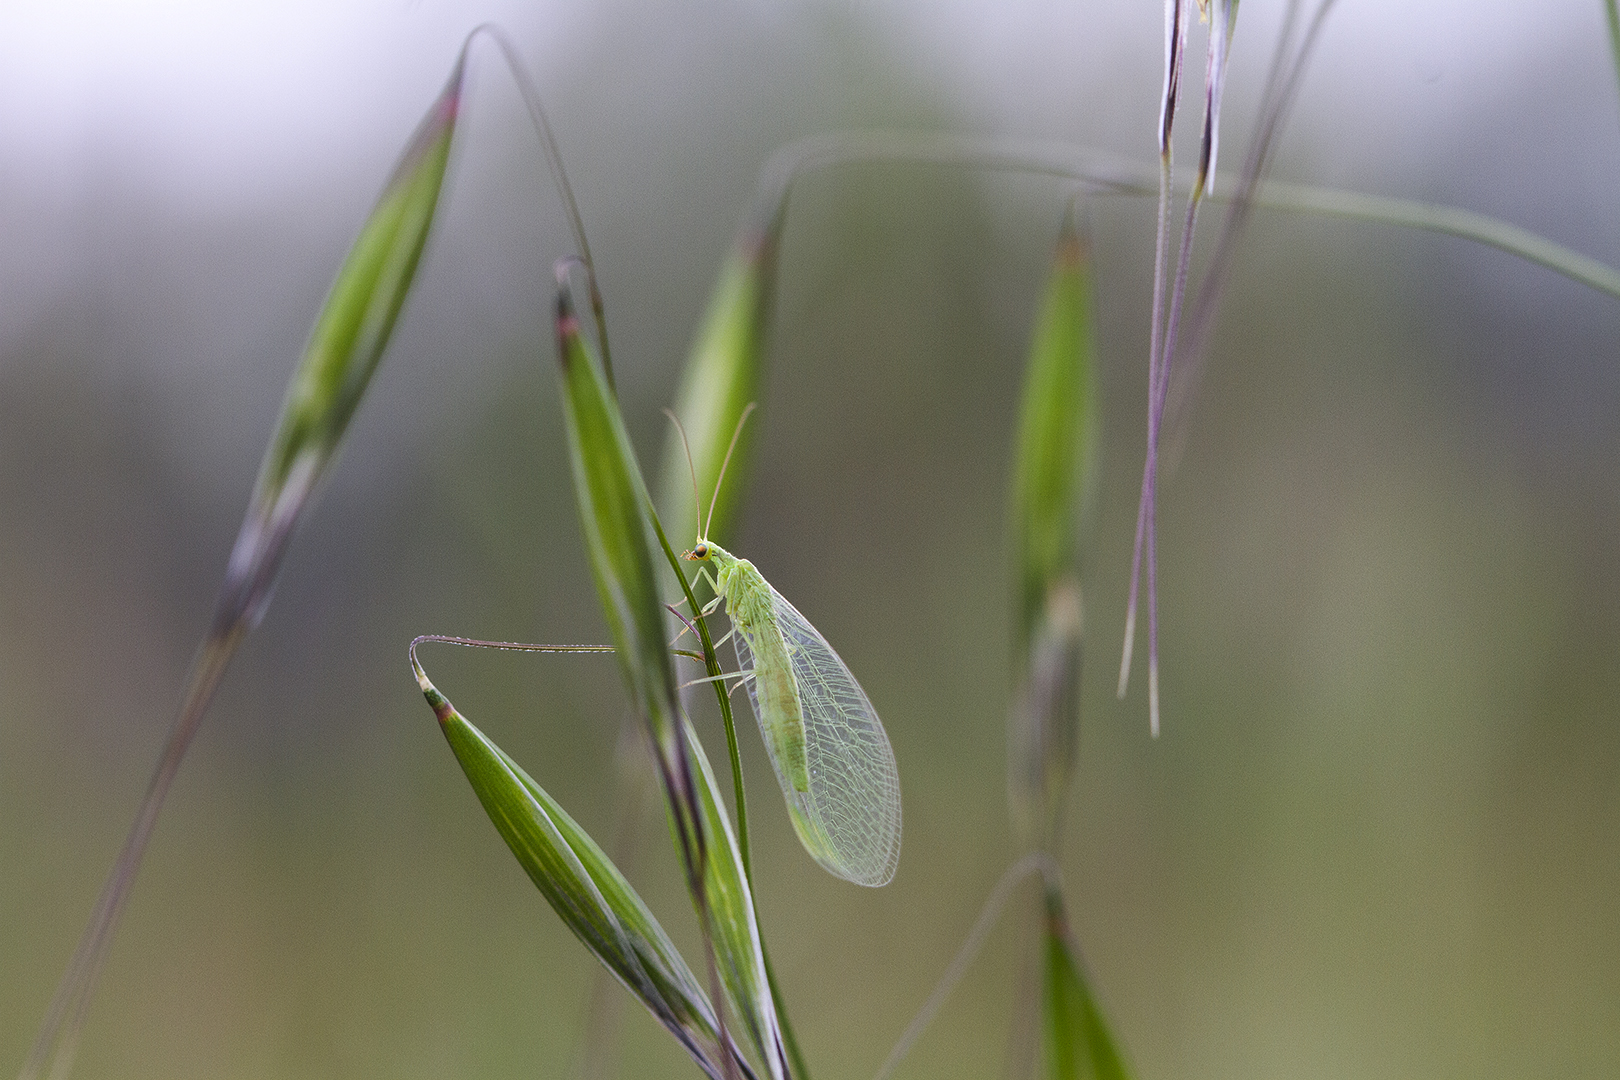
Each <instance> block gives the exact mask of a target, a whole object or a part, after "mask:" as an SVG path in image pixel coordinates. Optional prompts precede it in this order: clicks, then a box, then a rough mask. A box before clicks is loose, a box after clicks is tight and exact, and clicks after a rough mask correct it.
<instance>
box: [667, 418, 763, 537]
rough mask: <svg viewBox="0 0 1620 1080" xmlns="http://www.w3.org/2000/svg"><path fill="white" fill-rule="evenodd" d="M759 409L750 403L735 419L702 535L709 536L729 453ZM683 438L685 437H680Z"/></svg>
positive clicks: (728, 462)
mask: <svg viewBox="0 0 1620 1080" xmlns="http://www.w3.org/2000/svg"><path fill="white" fill-rule="evenodd" d="M757 408H759V402H757V401H750V402H749V403H748V405H747V406H746V407H745V408H744V409H743V411H742V415H741V416H739V417H737V429H736V430H735V431H733V432H732V433H731V445H730V446H728V447H726V456H725V460H723V461H721V462H720V475H719V476H717V477H715V481H714V496H713V497H712V498H711V499H710V500H709V516H708V517H707V518H705V519H704V521H703V535H704V536H708V535H709V525H710V523H711V522H713V521H714V504H715V503H717V502H719V501H720V485H721V484H723V483H725V481H726V467H727V466H728V465H730V464H731V452H732V451H733V450H735V449H737V440H738V439H740V438H742V429H743V425H744V424H746V423H748V414H749V413H751V412H753V411H754V410H755V409H757ZM681 437H682V438H685V436H684V435H683V436H681Z"/></svg>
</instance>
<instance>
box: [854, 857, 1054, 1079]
mask: <svg viewBox="0 0 1620 1080" xmlns="http://www.w3.org/2000/svg"><path fill="white" fill-rule="evenodd" d="M1036 871H1039V872H1041V873H1042V874H1043V875H1052V874H1054V873H1055V867H1054V866H1053V864H1052V856H1050V855H1048V854H1046V852H1044V851H1032V852H1030V853H1029V854H1028V855H1025V856H1024V857H1023V858H1022V859H1019V860H1018V861H1017V862H1015V863H1013V864H1012V865H1011V866H1009V867H1008V868H1007V871H1006V873H1004V874H1002V875H1001V880H1000V881H998V882H996V886H995V888H993V889H991V890H990V895H989V897H987V898H986V899H985V901H984V907H983V908H981V909H980V910H979V917H978V918H977V919H975V920H974V922H973V928H972V929H970V930H969V931H968V934H967V937H966V938H965V939H964V940H963V941H962V947H961V948H960V949H958V950H957V951H956V956H955V957H954V958H953V959H952V960H951V963H950V966H949V967H947V968H946V969H945V974H943V975H941V976H940V977H939V982H938V983H936V984H935V986H934V992H933V993H932V994H929V995H928V1000H927V1001H925V1002H923V1006H922V1008H920V1009H918V1010H917V1015H916V1016H914V1017H912V1018H911V1023H910V1024H907V1025H906V1030H905V1031H903V1032H902V1033H901V1034H900V1038H899V1040H898V1041H897V1042H896V1043H895V1044H894V1049H893V1050H890V1051H889V1056H888V1057H887V1058H885V1059H884V1061H883V1064H882V1065H881V1066H880V1067H879V1068H878V1071H877V1073H876V1074H875V1075H874V1076H873V1077H872V1080H887V1077H888V1076H889V1074H890V1073H892V1072H894V1068H895V1066H896V1065H898V1064H900V1059H901V1058H903V1057H905V1056H906V1053H907V1052H908V1051H909V1050H910V1049H911V1047H912V1044H913V1043H915V1042H916V1041H917V1039H918V1038H919V1037H920V1036H921V1035H922V1033H923V1032H924V1031H925V1030H927V1028H928V1025H929V1024H930V1023H931V1022H932V1021H933V1019H934V1014H935V1013H937V1012H939V1009H940V1006H942V1005H944V1004H945V999H946V998H948V997H950V996H951V991H952V990H955V989H956V984H957V983H959V982H961V981H962V976H963V975H964V974H966V973H967V969H968V966H969V965H970V964H972V963H973V958H974V957H975V956H977V955H978V953H979V949H980V947H981V946H983V945H984V939H985V938H986V937H988V936H989V935H990V931H991V930H992V929H994V928H995V925H996V919H997V918H998V917H1000V915H1001V909H1002V908H1004V907H1006V906H1007V899H1008V897H1010V896H1012V892H1013V889H1014V888H1016V887H1017V885H1018V883H1019V882H1021V881H1023V880H1024V878H1026V877H1028V876H1029V875H1030V874H1032V873H1034V872H1036Z"/></svg>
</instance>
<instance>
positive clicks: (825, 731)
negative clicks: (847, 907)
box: [733, 583, 900, 886]
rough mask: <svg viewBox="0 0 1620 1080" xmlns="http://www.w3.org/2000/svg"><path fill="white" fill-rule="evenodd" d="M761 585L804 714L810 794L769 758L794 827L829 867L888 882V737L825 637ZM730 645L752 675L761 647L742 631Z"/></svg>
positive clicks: (854, 877)
mask: <svg viewBox="0 0 1620 1080" xmlns="http://www.w3.org/2000/svg"><path fill="white" fill-rule="evenodd" d="M766 588H768V589H770V596H771V605H772V609H773V613H774V614H775V616H776V627H777V629H778V631H779V632H780V633H781V635H782V639H783V642H784V644H785V645H786V647H787V653H788V659H789V662H790V664H791V666H792V669H793V680H794V682H795V683H796V684H797V687H798V692H799V698H800V704H801V707H802V709H803V714H804V749H805V763H806V766H807V769H808V772H809V779H810V785H809V790H808V791H795V790H794V788H793V784H792V782H791V781H790V780H789V778H788V777H787V776H786V775H785V774H784V771H783V768H782V765H781V763H779V762H778V761H777V760H776V757H775V755H774V754H773V755H772V758H771V764H772V767H773V768H774V769H775V771H776V778H777V781H778V783H779V784H780V785H781V787H782V794H783V795H784V796H785V797H786V799H787V802H788V809H789V811H790V816H791V817H792V819H793V824H794V828H795V829H796V830H797V831H798V833H799V837H800V839H801V840H802V841H803V842H804V845H805V847H806V849H807V850H808V851H809V852H810V854H811V855H812V856H813V857H814V858H815V859H816V861H817V862H819V863H821V865H822V866H824V867H825V868H826V869H827V870H829V871H831V872H832V873H834V874H836V875H838V876H839V877H842V878H845V879H847V880H849V881H853V882H855V883H856V884H859V885H874V886H875V885H883V884H886V883H887V882H888V881H889V879H890V878H892V877H894V871H895V868H896V866H897V865H898V864H899V861H900V774H899V770H898V769H897V768H896V766H895V760H894V750H893V748H892V747H890V745H889V737H888V734H887V733H886V732H885V731H884V730H883V724H882V722H881V721H880V720H879V719H878V715H877V711H876V710H875V709H873V708H872V703H871V701H870V700H868V699H867V696H866V692H865V691H864V690H862V689H861V686H860V683H858V682H856V681H855V676H854V675H853V674H851V673H850V670H849V668H848V667H847V666H846V665H845V664H844V662H843V660H841V659H840V658H839V656H838V654H837V653H836V652H834V651H833V648H832V646H831V645H828V644H827V639H826V638H824V637H822V636H821V633H820V632H819V631H817V630H816V628H815V627H814V626H811V625H810V622H809V620H807V619H806V618H805V617H804V616H803V615H801V614H799V612H798V609H797V608H795V607H794V606H793V605H792V604H790V603H788V601H787V600H786V599H785V598H784V597H783V596H782V594H781V593H779V592H777V591H776V590H775V589H774V588H772V587H771V586H770V585H769V583H766ZM764 632H766V633H768V632H769V630H768V629H767V630H764ZM733 640H734V641H735V642H736V646H737V659H738V662H739V664H740V666H741V668H742V669H743V670H752V669H753V667H754V662H755V656H754V654H755V653H756V652H757V651H758V650H757V649H756V648H754V647H752V643H751V642H750V641H749V640H748V635H746V634H741V633H739V634H737V635H736V637H735V638H734V639H733ZM755 682H756V680H755V679H752V678H750V679H747V680H745V685H746V686H747V687H748V700H749V704H750V705H752V706H753V709H754V716H755V718H756V719H759V720H760V729H761V733H762V734H764V735H765V741H766V744H767V746H769V745H770V743H771V739H770V736H769V734H766V733H765V732H764V722H763V714H762V713H761V712H760V708H759V700H758V693H757V691H756V689H755Z"/></svg>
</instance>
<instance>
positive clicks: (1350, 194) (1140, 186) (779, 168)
mask: <svg viewBox="0 0 1620 1080" xmlns="http://www.w3.org/2000/svg"><path fill="white" fill-rule="evenodd" d="M859 161H895V162H915V163H924V164H934V165H954V166H961V167H967V168H979V169H987V170H992V171H1002V172H1013V173H1021V174H1025V175H1031V176H1050V177H1053V178H1055V179H1060V180H1068V181H1073V182H1076V183H1079V184H1082V185H1084V186H1085V187H1086V189H1087V190H1088V191H1090V192H1091V193H1092V194H1095V195H1130V196H1140V197H1146V196H1153V195H1156V194H1157V193H1158V190H1159V185H1158V175H1157V174H1158V170H1157V169H1156V168H1150V167H1148V166H1144V165H1142V164H1141V163H1139V162H1132V161H1130V160H1128V159H1125V158H1120V157H1118V156H1116V155H1113V154H1110V153H1107V152H1105V151H1100V150H1094V149H1090V148H1087V147H1081V146H1075V145H1072V144H1068V143H1058V142H1040V141H1017V140H1000V139H985V138H975V137H968V136H958V135H937V134H931V133H919V132H912V131H894V132H862V133H860V134H855V135H850V134H842V135H837V136H819V137H815V138H811V139H805V140H801V141H800V142H796V143H792V144H790V145H789V146H788V147H786V148H785V149H784V150H782V151H780V152H779V153H778V155H777V158H776V159H773V162H772V164H770V165H768V166H767V167H766V169H765V170H764V172H763V174H762V177H763V178H762V180H761V184H760V195H759V196H758V205H759V206H768V207H769V209H770V212H771V213H772V214H774V213H775V212H777V211H778V210H779V209H780V203H781V200H782V199H783V197H784V195H783V192H784V190H785V186H786V185H788V184H790V183H791V180H792V178H793V177H794V176H796V175H798V174H799V173H800V172H803V171H807V170H810V169H812V168H821V167H827V166H834V165H841V164H849V163H852V162H859ZM784 173H786V174H789V175H787V176H786V177H784V175H782V174H784ZM1240 186H1241V184H1240V183H1239V182H1238V181H1237V180H1236V179H1233V180H1223V181H1222V183H1221V186H1220V187H1219V188H1218V189H1217V190H1218V191H1224V192H1231V194H1212V195H1210V196H1208V197H1209V198H1210V199H1212V200H1213V201H1215V202H1222V203H1228V202H1235V201H1237V199H1238V198H1239V196H1238V195H1237V194H1236V191H1237V190H1238V188H1239V187H1240ZM1252 205H1253V206H1256V207H1265V208H1267V209H1275V210H1294V211H1302V212H1305V213H1315V214H1327V215H1331V216H1335V217H1344V218H1351V219H1354V220H1358V221H1368V222H1373V223H1377V224H1384V225H1396V226H1401V227H1404V228H1413V229H1421V230H1424V231H1426V232H1438V233H1444V234H1447V235H1450V236H1456V237H1459V238H1461V239H1465V240H1473V241H1475V242H1476V243H1481V244H1486V245H1488V246H1490V247H1495V248H1498V249H1500V250H1502V251H1505V252H1508V253H1509V254H1511V255H1517V256H1519V257H1521V258H1524V259H1527V260H1529V261H1530V262H1534V263H1537V264H1538V265H1541V266H1544V267H1546V268H1547V269H1549V270H1552V271H1553V272H1554V273H1558V274H1562V275H1563V276H1565V277H1567V278H1570V279H1571V280H1574V281H1578V282H1580V283H1581V284H1583V285H1587V286H1589V287H1591V288H1594V289H1596V290H1598V291H1599V292H1602V293H1606V294H1608V295H1609V296H1612V297H1614V298H1615V299H1617V300H1620V270H1616V269H1614V268H1613V267H1610V266H1608V265H1606V264H1604V263H1602V262H1600V261H1598V260H1597V259H1594V258H1592V257H1590V256H1588V255H1583V254H1581V253H1580V252H1577V251H1574V250H1572V249H1570V248H1568V247H1565V246H1564V245H1562V244H1559V243H1556V242H1554V241H1552V240H1549V239H1547V238H1546V237H1544V236H1539V235H1537V234H1536V233H1533V232H1531V231H1530V230H1528V229H1524V228H1521V227H1519V226H1517V225H1513V224H1510V223H1508V222H1505V221H1501V220H1499V219H1497V218H1492V217H1489V216H1488V215H1485V214H1479V213H1475V212H1473V211H1471V210H1464V209H1461V208H1459V207H1453V206H1443V205H1440V204H1436V203H1425V202H1418V201H1415V200H1411V199H1397V198H1386V197H1384V196H1378V195H1364V194H1362V193H1360V192H1354V191H1345V190H1343V189H1339V188H1325V187H1316V186H1313V185H1308V184H1286V183H1279V182H1276V181H1266V182H1263V183H1260V184H1258V185H1257V186H1256V187H1255V190H1254V192H1253V195H1252Z"/></svg>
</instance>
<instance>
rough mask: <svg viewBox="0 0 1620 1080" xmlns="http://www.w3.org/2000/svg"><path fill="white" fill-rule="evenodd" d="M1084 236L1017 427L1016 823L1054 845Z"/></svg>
mask: <svg viewBox="0 0 1620 1080" xmlns="http://www.w3.org/2000/svg"><path fill="white" fill-rule="evenodd" d="M1092 308H1093V301H1092V289H1091V272H1090V265H1089V260H1088V258H1087V255H1086V250H1085V244H1084V242H1083V241H1082V239H1081V237H1080V235H1079V234H1078V233H1077V232H1076V231H1075V228H1074V225H1073V221H1072V215H1070V216H1067V217H1066V218H1065V220H1064V224H1063V229H1062V232H1061V234H1060V236H1059V238H1058V245H1057V251H1056V253H1055V255H1054V257H1053V262H1052V270H1051V274H1050V276H1049V277H1048V279H1047V286H1046V293H1045V296H1044V297H1043V299H1042V304H1041V310H1040V313H1039V316H1038V321H1037V324H1036V329H1035V334H1034V340H1033V342H1032V343H1031V346H1030V353H1029V362H1028V365H1027V373H1026V375H1025V378H1024V397H1023V405H1022V408H1021V411H1020V416H1019V421H1018V430H1017V433H1016V435H1015V446H1016V456H1015V461H1014V466H1013V478H1012V485H1011V487H1012V500H1011V506H1010V510H1009V519H1010V524H1011V532H1012V543H1011V548H1012V557H1013V594H1014V613H1013V615H1014V618H1013V627H1014V640H1013V685H1014V692H1013V703H1012V709H1011V712H1010V715H1009V726H1008V736H1009V737H1008V757H1007V769H1008V772H1007V782H1008V783H1007V789H1008V797H1009V802H1010V807H1011V810H1012V815H1013V821H1014V827H1015V828H1016V829H1017V831H1018V833H1019V834H1020V836H1021V837H1022V838H1023V839H1024V841H1025V842H1026V843H1030V844H1034V845H1036V846H1040V847H1042V848H1044V849H1047V850H1050V842H1051V840H1052V838H1053V835H1054V833H1055V829H1056V822H1057V818H1058V816H1059V814H1060V813H1061V809H1062V805H1063V798H1064V794H1065V793H1066V791H1067V789H1068V778H1069V775H1070V773H1071V772H1072V770H1073V766H1074V752H1075V742H1076V738H1075V736H1076V729H1077V726H1078V723H1079V699H1078V684H1079V673H1080V643H1081V614H1080V583H1079V580H1078V578H1077V577H1076V576H1075V559H1076V551H1077V545H1078V529H1079V520H1080V510H1081V506H1082V505H1083V504H1084V502H1085V491H1086V489H1087V486H1088V480H1089V477H1090V475H1091V474H1092V472H1093V470H1094V457H1095V453H1094V451H1095V447H1096V444H1097V423H1096V386H1095V379H1096V376H1095V371H1096V363H1095V361H1096V343H1095V340H1094V338H1093V333H1092V322H1093V320H1092Z"/></svg>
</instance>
